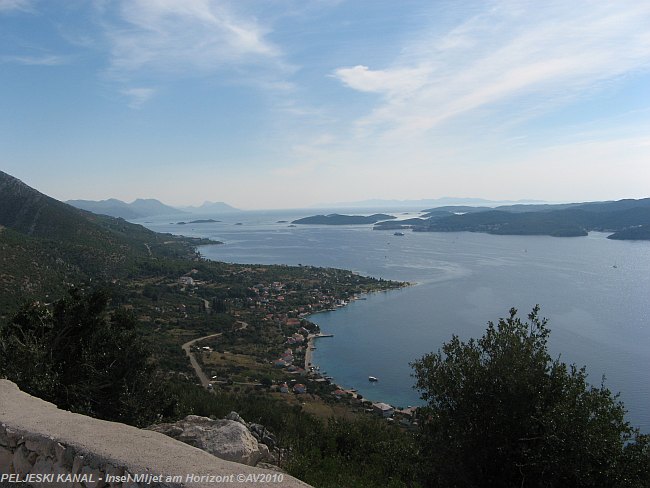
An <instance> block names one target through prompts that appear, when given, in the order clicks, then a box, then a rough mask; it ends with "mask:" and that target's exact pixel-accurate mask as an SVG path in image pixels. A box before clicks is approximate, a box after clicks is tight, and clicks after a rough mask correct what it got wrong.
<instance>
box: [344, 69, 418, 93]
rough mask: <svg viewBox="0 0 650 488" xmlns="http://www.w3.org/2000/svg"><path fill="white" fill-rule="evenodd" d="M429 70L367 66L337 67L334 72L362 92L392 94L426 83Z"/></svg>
mask: <svg viewBox="0 0 650 488" xmlns="http://www.w3.org/2000/svg"><path fill="white" fill-rule="evenodd" d="M428 71H429V70H428V69H426V68H406V69H390V70H375V71H372V70H370V69H369V68H368V67H367V66H363V65H357V66H354V67H353V68H339V69H337V70H336V71H335V72H334V74H335V76H336V77H337V78H339V79H340V80H341V81H342V82H343V83H345V84H346V85H347V86H349V87H350V88H353V89H355V90H359V91H363V92H375V93H388V94H391V95H394V96H398V95H404V94H407V93H410V92H413V91H415V90H417V89H419V88H421V87H422V86H423V85H425V84H426V83H427V81H428V80H427V76H428V75H429V72H428Z"/></svg>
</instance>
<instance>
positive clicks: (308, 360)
mask: <svg viewBox="0 0 650 488" xmlns="http://www.w3.org/2000/svg"><path fill="white" fill-rule="evenodd" d="M418 284H419V283H413V282H402V286H399V287H396V288H394V289H389V290H377V291H371V292H367V293H363V294H362V295H359V296H355V297H354V298H352V299H351V300H350V301H349V302H347V303H346V304H345V305H343V306H339V307H338V308H335V309H330V310H319V311H318V312H315V313H312V314H309V315H308V316H307V317H305V319H306V320H308V321H309V322H311V323H312V324H315V325H316V326H317V327H318V330H319V331H320V326H319V325H318V324H316V323H315V322H312V320H311V318H312V317H313V316H315V315H318V314H321V313H324V312H336V311H337V310H338V309H339V308H345V307H347V306H348V305H350V304H351V303H352V302H355V301H357V300H366V296H368V295H371V294H374V293H388V292H391V291H395V290H400V289H402V288H406V287H409V286H414V285H418ZM333 336H334V334H327V333H323V332H319V333H317V334H309V335H308V336H307V343H306V348H305V361H304V370H305V374H307V375H313V376H315V377H318V378H324V376H322V375H321V373H320V371H317V370H316V368H317V365H315V364H314V363H313V351H312V348H313V347H315V340H316V339H319V338H322V337H333ZM310 367H313V368H314V370H313V371H312V370H310ZM328 378H329V379H330V383H331V384H333V385H334V386H336V388H338V389H339V390H342V391H344V392H345V393H347V394H348V395H350V396H351V397H353V398H358V390H357V387H358V386H359V385H345V386H344V385H341V384H340V383H338V382H337V381H336V379H335V378H330V377H329V376H328ZM373 403H382V404H386V405H389V406H391V407H392V408H394V409H397V408H398V407H397V406H395V405H393V404H392V403H387V402H384V401H383V400H382V399H376V400H375V401H373ZM400 408H402V407H400Z"/></svg>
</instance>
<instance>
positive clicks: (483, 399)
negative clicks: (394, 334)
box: [412, 306, 650, 487]
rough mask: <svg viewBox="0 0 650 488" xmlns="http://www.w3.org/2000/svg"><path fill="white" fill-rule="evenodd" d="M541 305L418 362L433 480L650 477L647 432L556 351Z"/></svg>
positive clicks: (460, 483) (517, 482)
mask: <svg viewBox="0 0 650 488" xmlns="http://www.w3.org/2000/svg"><path fill="white" fill-rule="evenodd" d="M546 325H547V321H546V319H540V318H539V306H536V307H535V308H534V309H533V311H532V312H531V313H530V314H529V315H528V322H522V321H521V319H520V318H519V317H517V310H515V309H514V308H513V309H511V310H510V315H509V317H508V318H505V319H503V318H502V319H500V320H499V321H498V323H497V324H496V325H495V324H494V323H492V322H489V323H488V328H487V331H486V333H485V334H484V335H483V337H481V338H480V339H479V340H474V339H471V340H469V341H468V342H463V341H461V340H460V339H459V338H458V337H457V336H453V337H452V339H451V341H450V342H448V343H446V344H444V345H443V347H442V351H438V352H437V353H430V354H427V355H425V356H424V357H422V358H421V359H419V360H417V361H415V362H414V363H413V364H412V367H413V368H414V376H415V378H416V385H415V388H417V389H418V390H419V391H420V393H421V398H422V399H423V400H424V401H426V406H425V407H423V408H422V409H421V412H420V413H421V415H420V418H421V419H422V420H421V432H420V436H419V437H420V448H421V453H422V456H423V457H424V459H423V461H422V462H421V466H423V470H424V473H423V478H424V479H426V480H427V483H428V486H445V487H480V486H494V487H511V486H512V487H610V486H630V487H631V486H647V485H646V484H645V483H644V481H643V480H645V481H647V480H648V474H649V473H650V463H649V460H650V456H649V451H648V441H647V438H645V437H643V436H639V435H638V431H636V430H634V429H633V428H632V427H631V426H630V424H629V423H628V422H626V421H625V418H624V416H625V409H624V406H623V404H622V403H621V402H620V401H618V398H617V395H612V393H611V392H610V391H609V390H608V389H607V388H606V387H605V386H604V385H603V384H601V386H600V387H593V386H590V385H589V384H588V383H587V373H586V370H585V368H584V367H583V368H580V369H579V368H576V367H575V365H566V364H565V363H563V362H560V361H559V360H558V359H556V360H552V359H551V356H550V355H549V353H548V350H547V339H548V336H549V329H548V328H547V326H546Z"/></svg>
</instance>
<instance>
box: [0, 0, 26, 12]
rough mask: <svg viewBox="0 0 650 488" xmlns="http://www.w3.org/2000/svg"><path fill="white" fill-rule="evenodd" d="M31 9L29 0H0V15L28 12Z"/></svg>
mask: <svg viewBox="0 0 650 488" xmlns="http://www.w3.org/2000/svg"><path fill="white" fill-rule="evenodd" d="M31 9H32V2H31V0H0V13H2V12H9V11H12V10H22V11H24V12H29V11H31Z"/></svg>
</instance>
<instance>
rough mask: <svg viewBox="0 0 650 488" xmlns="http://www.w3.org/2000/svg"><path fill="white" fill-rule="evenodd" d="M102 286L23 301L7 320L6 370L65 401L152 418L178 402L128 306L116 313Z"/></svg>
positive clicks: (89, 411)
mask: <svg viewBox="0 0 650 488" xmlns="http://www.w3.org/2000/svg"><path fill="white" fill-rule="evenodd" d="M108 302H109V300H108V296H107V295H106V294H105V293H103V292H101V291H94V292H88V293H84V292H83V291H81V290H78V289H75V288H73V289H71V290H70V292H69V296H68V297H66V298H63V299H61V300H59V301H57V302H55V303H54V304H52V306H49V307H46V306H44V305H41V304H39V303H31V304H27V305H25V306H23V307H22V308H21V309H20V311H19V312H18V313H17V314H16V315H15V316H14V317H13V319H12V320H11V321H10V322H9V323H7V324H5V325H4V326H0V375H3V376H5V377H7V378H8V379H10V380H12V381H14V382H16V383H17V384H18V386H19V387H20V388H21V389H23V390H24V391H26V392H28V393H30V394H33V395H35V396H38V397H40V398H43V399H44V400H48V401H51V402H53V403H55V404H56V405H57V406H59V407H61V408H65V409H68V410H73V411H75V412H79V413H83V414H86V415H91V416H94V417H100V418H104V419H108V420H116V421H120V422H125V423H130V424H134V425H146V424H148V423H151V422H152V421H154V420H156V419H157V418H158V417H159V416H161V415H162V416H169V415H170V414H172V412H173V407H174V401H173V400H172V398H171V397H170V396H169V395H168V394H167V393H166V392H165V388H164V384H163V383H162V382H161V381H160V378H159V377H158V374H157V372H156V370H155V368H154V366H153V364H152V363H151V361H150V359H151V354H150V352H149V349H148V347H147V346H146V344H145V343H144V342H143V340H142V339H141V337H140V336H139V334H138V333H137V331H136V325H137V323H136V321H135V319H134V317H133V316H132V315H131V314H130V313H128V312H125V311H120V310H118V311H114V312H112V313H109V312H108V310H107V307H108Z"/></svg>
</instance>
